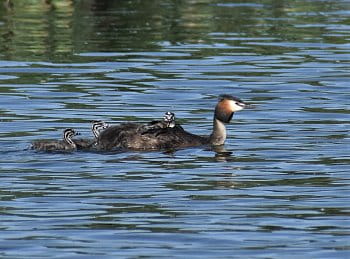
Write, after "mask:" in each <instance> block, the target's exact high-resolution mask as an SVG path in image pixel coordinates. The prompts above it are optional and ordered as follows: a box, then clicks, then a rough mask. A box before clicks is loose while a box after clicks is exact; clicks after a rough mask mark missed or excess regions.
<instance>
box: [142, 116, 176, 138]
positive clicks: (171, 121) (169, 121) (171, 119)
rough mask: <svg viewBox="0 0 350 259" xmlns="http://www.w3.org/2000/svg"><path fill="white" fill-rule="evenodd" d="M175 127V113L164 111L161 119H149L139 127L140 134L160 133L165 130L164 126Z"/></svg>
mask: <svg viewBox="0 0 350 259" xmlns="http://www.w3.org/2000/svg"><path fill="white" fill-rule="evenodd" d="M174 127H175V114H174V113H172V112H166V113H165V114H164V116H163V120H162V121H151V122H150V123H148V124H145V125H144V126H143V129H142V127H141V131H142V132H141V134H142V135H144V134H156V136H158V135H159V134H162V133H164V132H166V128H174Z"/></svg>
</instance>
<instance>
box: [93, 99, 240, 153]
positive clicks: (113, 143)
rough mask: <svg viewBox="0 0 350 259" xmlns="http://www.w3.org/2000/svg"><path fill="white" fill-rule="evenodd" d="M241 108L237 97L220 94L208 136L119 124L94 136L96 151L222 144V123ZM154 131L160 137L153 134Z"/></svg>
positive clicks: (174, 127) (133, 124)
mask: <svg viewBox="0 0 350 259" xmlns="http://www.w3.org/2000/svg"><path fill="white" fill-rule="evenodd" d="M245 107H246V104H245V103H244V102H243V101H241V100H240V99H238V98H237V97H233V96H231V95H226V94H225V95H221V96H220V97H219V101H218V103H217V105H216V107H215V112H214V119H213V131H212V133H211V134H210V135H209V136H198V135H195V134H192V133H189V132H187V131H185V130H184V129H183V128H182V127H181V126H180V125H179V124H175V125H173V127H165V128H164V127H163V128H161V129H160V131H158V130H155V132H153V131H151V133H148V132H147V131H145V130H144V129H145V125H143V124H137V123H122V124H120V125H116V126H111V127H109V128H108V129H106V130H104V131H103V132H102V133H101V134H100V136H99V137H98V144H97V148H98V149H100V150H113V149H130V150H159V149H173V148H184V147H192V146H199V145H214V146H217V145H223V144H224V143H225V140H226V127H225V123H229V122H230V121H231V119H232V116H233V114H234V112H237V111H240V110H242V109H244V108H245ZM158 132H160V134H157V133H158Z"/></svg>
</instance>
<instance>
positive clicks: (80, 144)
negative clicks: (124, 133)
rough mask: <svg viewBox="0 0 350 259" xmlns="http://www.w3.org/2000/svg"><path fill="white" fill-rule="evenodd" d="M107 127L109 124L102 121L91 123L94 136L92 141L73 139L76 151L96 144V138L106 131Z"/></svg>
mask: <svg viewBox="0 0 350 259" xmlns="http://www.w3.org/2000/svg"><path fill="white" fill-rule="evenodd" d="M108 127H109V124H108V123H106V122H104V121H93V122H92V124H91V131H92V134H93V135H94V137H95V138H94V139H74V140H73V141H74V143H75V144H76V146H77V149H78V150H80V149H88V148H91V147H93V146H95V145H96V144H97V139H98V136H99V135H100V132H101V131H103V130H105V129H107V128H108Z"/></svg>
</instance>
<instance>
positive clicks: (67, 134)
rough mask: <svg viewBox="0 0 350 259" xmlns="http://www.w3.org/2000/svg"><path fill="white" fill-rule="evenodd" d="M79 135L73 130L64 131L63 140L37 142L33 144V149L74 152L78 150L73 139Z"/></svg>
mask: <svg viewBox="0 0 350 259" xmlns="http://www.w3.org/2000/svg"><path fill="white" fill-rule="evenodd" d="M76 135H79V133H77V132H76V131H75V130H73V129H65V130H64V131H63V140H37V141H34V142H33V143H32V146H31V149H35V150H38V151H73V150H76V149H77V146H76V144H75V142H74V141H73V140H72V138H73V137H74V136H76Z"/></svg>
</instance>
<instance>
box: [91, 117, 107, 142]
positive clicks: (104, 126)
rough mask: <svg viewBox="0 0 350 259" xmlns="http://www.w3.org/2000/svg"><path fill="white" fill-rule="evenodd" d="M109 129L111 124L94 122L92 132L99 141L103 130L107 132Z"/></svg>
mask: <svg viewBox="0 0 350 259" xmlns="http://www.w3.org/2000/svg"><path fill="white" fill-rule="evenodd" d="M108 127H109V124H108V123H106V122H104V121H93V122H92V126H91V130H92V133H93V134H94V136H95V138H96V139H97V138H98V136H99V135H100V132H101V131H102V130H105V129H107V128H108Z"/></svg>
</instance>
